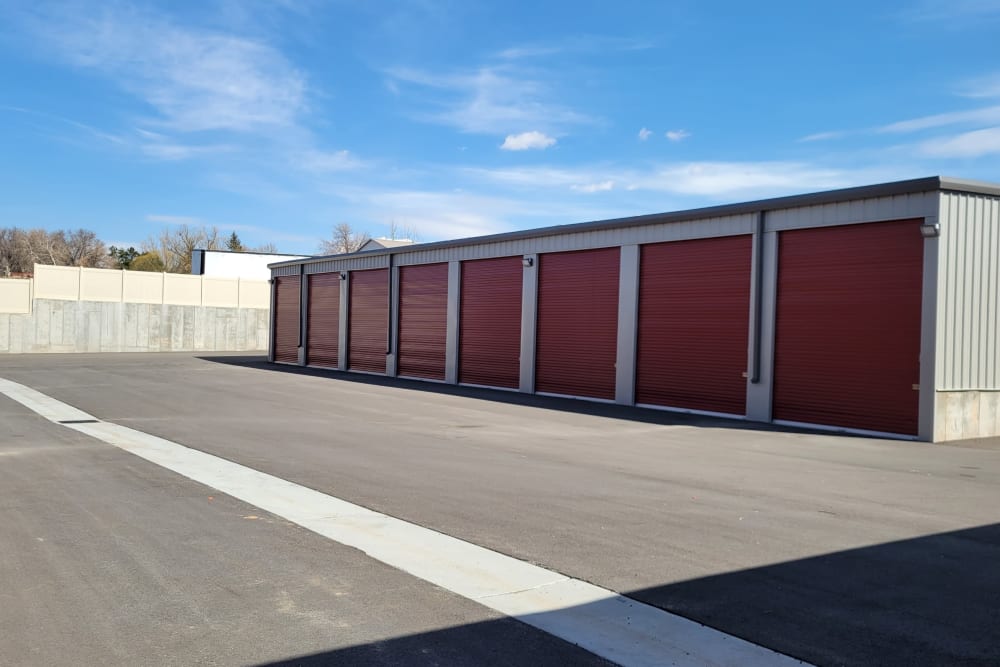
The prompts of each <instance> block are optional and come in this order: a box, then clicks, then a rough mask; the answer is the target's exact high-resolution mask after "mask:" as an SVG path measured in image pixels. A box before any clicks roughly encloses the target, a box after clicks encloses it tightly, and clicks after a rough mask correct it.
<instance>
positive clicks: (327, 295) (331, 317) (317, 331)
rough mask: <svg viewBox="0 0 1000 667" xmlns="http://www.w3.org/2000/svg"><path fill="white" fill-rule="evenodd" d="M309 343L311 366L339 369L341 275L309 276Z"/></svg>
mask: <svg viewBox="0 0 1000 667" xmlns="http://www.w3.org/2000/svg"><path fill="white" fill-rule="evenodd" d="M308 280H309V320H308V322H309V323H308V327H309V336H308V341H309V344H308V346H307V348H306V351H307V355H308V361H307V363H309V364H312V365H315V366H330V367H334V368H335V367H336V366H337V352H338V351H337V339H338V337H339V335H340V274H339V273H321V274H317V275H313V276H309V278H308Z"/></svg>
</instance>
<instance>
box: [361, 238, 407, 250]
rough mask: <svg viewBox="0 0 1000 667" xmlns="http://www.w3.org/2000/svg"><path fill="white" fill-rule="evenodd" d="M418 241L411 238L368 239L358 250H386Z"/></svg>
mask: <svg viewBox="0 0 1000 667" xmlns="http://www.w3.org/2000/svg"><path fill="white" fill-rule="evenodd" d="M414 243H416V241H413V240H411V239H387V238H379V239H368V240H367V241H365V243H364V245H363V246H361V247H360V248H358V252H368V251H369V250H385V249H386V248H399V247H402V246H406V245H413V244H414Z"/></svg>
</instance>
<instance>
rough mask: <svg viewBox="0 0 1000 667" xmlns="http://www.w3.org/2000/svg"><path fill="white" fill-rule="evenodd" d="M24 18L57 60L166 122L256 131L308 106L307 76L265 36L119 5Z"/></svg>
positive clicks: (195, 128)
mask: <svg viewBox="0 0 1000 667" xmlns="http://www.w3.org/2000/svg"><path fill="white" fill-rule="evenodd" d="M26 23H27V25H28V26H29V27H30V29H31V31H32V32H33V33H34V34H35V35H37V36H38V37H39V38H41V39H42V40H43V41H44V42H45V43H46V44H47V45H49V46H50V47H51V50H52V52H54V53H55V54H56V57H57V58H59V59H60V60H63V61H65V62H68V63H70V64H72V65H74V66H76V67H79V68H83V69H89V70H93V71H96V72H98V73H100V74H102V75H104V76H106V77H108V78H110V79H112V80H113V81H115V82H116V83H118V84H119V85H120V86H121V87H122V88H124V89H126V90H128V91H130V92H132V93H133V94H135V95H137V96H138V97H140V98H141V99H142V100H144V101H145V102H146V103H147V104H148V105H149V106H150V107H151V108H153V109H154V110H155V111H156V115H155V117H153V118H150V119H149V122H150V123H152V124H155V125H158V126H160V127H163V128H169V129H172V130H177V131H181V132H200V131H206V130H226V131H236V132H249V131H256V130H259V129H261V128H266V127H274V126H290V125H293V124H294V123H295V122H296V120H297V118H298V117H299V115H300V114H301V113H303V112H304V111H305V109H306V107H307V104H306V87H307V86H306V79H305V76H304V75H303V74H302V72H300V71H299V70H298V69H296V68H295V67H294V66H293V65H292V64H291V63H289V62H288V61H287V60H286V59H285V58H284V56H282V54H281V53H280V52H279V51H277V50H276V49H274V48H272V47H270V46H269V45H267V44H265V43H263V42H260V41H255V40H251V39H246V38H241V37H237V36H233V35H228V34H224V33H219V32H213V31H208V30H198V29H193V28H186V27H181V26H178V25H176V24H175V23H173V22H172V21H171V20H169V19H168V18H166V17H163V16H159V15H155V14H151V13H144V12H139V11H137V10H129V9H121V8H118V9H116V10H115V11H111V10H107V9H106V10H104V11H92V12H91V11H79V10H78V11H74V10H73V9H71V8H67V7H64V6H58V7H57V8H56V9H50V10H49V11H48V12H46V13H42V14H40V15H35V16H33V17H32V18H30V19H29V20H28V21H27V22H26Z"/></svg>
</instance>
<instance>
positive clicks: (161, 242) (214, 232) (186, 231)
mask: <svg viewBox="0 0 1000 667" xmlns="http://www.w3.org/2000/svg"><path fill="white" fill-rule="evenodd" d="M223 247H224V244H223V242H222V241H221V240H220V239H219V230H218V228H216V227H192V226H190V225H179V226H177V227H173V228H169V227H168V228H166V229H164V230H163V231H161V232H160V233H159V234H158V235H156V236H151V237H149V238H148V239H146V240H145V241H144V242H143V244H142V251H143V252H144V253H148V252H155V253H157V254H158V255H159V256H160V260H161V261H162V262H163V266H164V270H166V272H167V273H191V252H192V251H193V250H194V249H195V248H201V249H203V250H222V249H223Z"/></svg>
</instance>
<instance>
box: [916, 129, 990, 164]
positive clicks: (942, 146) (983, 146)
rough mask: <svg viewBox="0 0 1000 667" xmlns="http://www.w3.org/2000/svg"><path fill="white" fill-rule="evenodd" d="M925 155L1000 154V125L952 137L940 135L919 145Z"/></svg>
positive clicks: (976, 155)
mask: <svg viewBox="0 0 1000 667" xmlns="http://www.w3.org/2000/svg"><path fill="white" fill-rule="evenodd" d="M919 148H920V152H922V153H923V154H924V155H929V156H933V157H941V158H969V157H981V156H983V155H993V154H1000V127H988V128H984V129H982V130H974V131H971V132H963V133H961V134H958V135H955V136H951V137H938V138H935V139H929V140H927V141H924V142H923V143H921V144H920V146H919Z"/></svg>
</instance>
